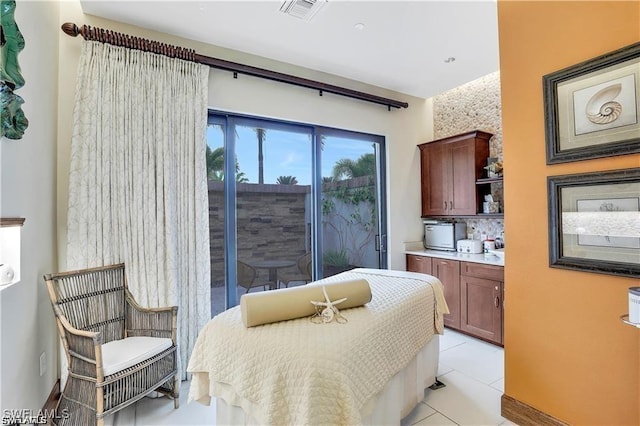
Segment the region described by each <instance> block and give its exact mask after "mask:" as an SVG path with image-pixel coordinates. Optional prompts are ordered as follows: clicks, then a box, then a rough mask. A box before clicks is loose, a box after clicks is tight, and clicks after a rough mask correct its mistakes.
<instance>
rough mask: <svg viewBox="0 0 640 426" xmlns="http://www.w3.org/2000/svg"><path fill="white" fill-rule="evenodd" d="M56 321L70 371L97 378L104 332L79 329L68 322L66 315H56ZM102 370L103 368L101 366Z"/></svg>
mask: <svg viewBox="0 0 640 426" xmlns="http://www.w3.org/2000/svg"><path fill="white" fill-rule="evenodd" d="M56 319H57V324H58V329H59V330H60V338H61V339H62V343H63V346H64V350H65V354H66V356H67V363H68V365H69V371H70V372H71V373H75V374H79V375H81V376H87V377H93V378H97V374H98V373H97V367H98V364H102V347H101V346H102V343H103V337H102V332H100V331H97V332H96V331H85V330H80V329H77V328H75V327H73V326H72V325H71V324H70V323H69V321H67V319H66V318H65V317H64V315H56ZM96 360H100V362H98V361H96ZM100 368H102V366H101V365H100Z"/></svg>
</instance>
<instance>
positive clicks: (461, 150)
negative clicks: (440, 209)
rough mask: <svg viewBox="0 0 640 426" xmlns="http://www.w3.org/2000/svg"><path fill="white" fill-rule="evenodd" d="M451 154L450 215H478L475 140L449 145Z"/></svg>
mask: <svg viewBox="0 0 640 426" xmlns="http://www.w3.org/2000/svg"><path fill="white" fill-rule="evenodd" d="M447 146H448V148H449V153H450V158H451V160H450V164H451V167H450V168H449V174H448V175H447V186H448V188H449V210H448V213H447V214H449V215H475V214H476V169H475V158H476V153H475V140H466V141H459V142H453V143H450V144H447Z"/></svg>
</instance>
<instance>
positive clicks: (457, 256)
mask: <svg viewBox="0 0 640 426" xmlns="http://www.w3.org/2000/svg"><path fill="white" fill-rule="evenodd" d="M405 254H414V255H417V256H428V257H437V258H441V259H451V260H459V261H462V262H473V263H484V264H485V265H495V266H504V257H499V256H496V255H495V254H490V253H480V254H469V253H458V252H457V251H442V250H425V249H422V250H405Z"/></svg>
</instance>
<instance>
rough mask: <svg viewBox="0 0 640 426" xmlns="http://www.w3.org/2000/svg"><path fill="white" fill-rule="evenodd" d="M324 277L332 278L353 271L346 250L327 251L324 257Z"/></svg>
mask: <svg viewBox="0 0 640 426" xmlns="http://www.w3.org/2000/svg"><path fill="white" fill-rule="evenodd" d="M322 262H323V272H324V273H323V276H325V277H330V276H332V275H335V274H339V273H340V272H344V271H348V270H349V269H351V268H352V267H351V265H349V258H348V257H347V252H346V251H345V250H327V251H325V252H324V253H323V255H322Z"/></svg>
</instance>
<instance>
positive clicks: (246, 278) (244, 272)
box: [237, 260, 272, 293]
mask: <svg viewBox="0 0 640 426" xmlns="http://www.w3.org/2000/svg"><path fill="white" fill-rule="evenodd" d="M237 265H238V266H237V268H238V269H237V271H238V272H237V273H238V285H239V286H240V287H244V288H245V289H246V291H245V293H249V290H251V289H252V288H254V287H263V289H264V290H266V288H267V286H269V287H271V285H272V283H271V282H268V281H265V282H260V281H257V278H258V271H257V270H256V268H254V267H253V266H251V265H249V264H247V263H245V262H242V261H240V260H238V262H237Z"/></svg>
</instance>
